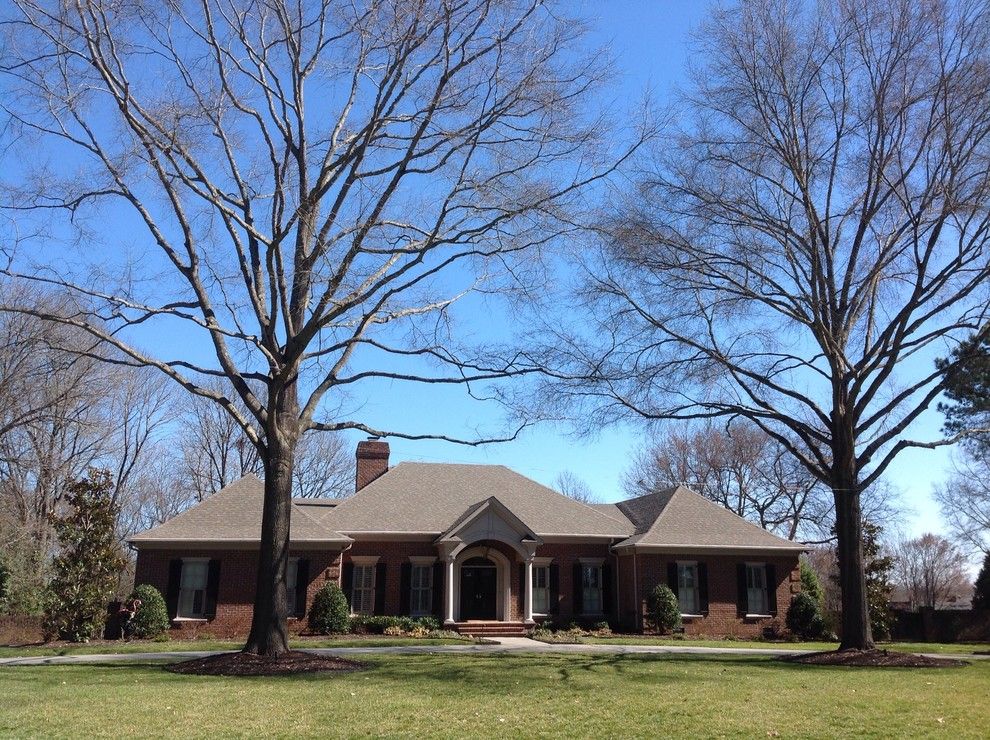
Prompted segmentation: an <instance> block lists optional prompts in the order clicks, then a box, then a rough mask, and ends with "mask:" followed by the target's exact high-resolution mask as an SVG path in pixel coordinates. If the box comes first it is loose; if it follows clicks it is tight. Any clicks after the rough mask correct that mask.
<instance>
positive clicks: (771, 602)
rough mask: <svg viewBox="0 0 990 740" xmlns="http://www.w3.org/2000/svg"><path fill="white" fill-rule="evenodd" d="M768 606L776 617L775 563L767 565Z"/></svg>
mask: <svg viewBox="0 0 990 740" xmlns="http://www.w3.org/2000/svg"><path fill="white" fill-rule="evenodd" d="M766 569H767V577H766V581H767V606H768V607H769V609H770V613H771V614H773V615H774V616H776V615H777V569H776V568H775V567H774V565H773V563H767V565H766Z"/></svg>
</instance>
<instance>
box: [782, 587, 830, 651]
mask: <svg viewBox="0 0 990 740" xmlns="http://www.w3.org/2000/svg"><path fill="white" fill-rule="evenodd" d="M787 629H789V630H790V631H791V632H793V633H794V634H795V635H799V636H800V637H803V638H804V639H805V640H815V639H819V638H821V637H822V636H823V635H824V634H825V620H824V619H823V618H822V614H821V610H820V609H819V607H818V602H817V601H816V600H815V599H814V597H813V596H812V595H811V594H807V593H804V592H803V591H802V592H801V593H799V594H795V595H794V598H793V599H791V605H790V607H789V608H788V609H787Z"/></svg>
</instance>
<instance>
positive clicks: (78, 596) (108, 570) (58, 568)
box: [44, 469, 126, 642]
mask: <svg viewBox="0 0 990 740" xmlns="http://www.w3.org/2000/svg"><path fill="white" fill-rule="evenodd" d="M119 513H120V507H119V506H118V505H117V504H116V503H114V501H113V497H112V494H111V481H110V474H109V473H108V472H106V471H105V470H95V469H91V470H90V471H89V474H88V476H87V477H86V478H84V479H82V480H79V481H77V482H75V483H73V484H72V485H70V486H69V491H68V495H67V497H66V510H65V513H64V514H63V515H61V516H53V517H52V525H53V528H54V530H55V535H56V537H57V538H58V544H59V548H60V553H59V555H58V556H57V557H56V558H55V560H54V562H53V563H52V573H53V576H52V579H51V581H50V582H49V584H48V588H47V591H46V598H45V621H44V628H45V636H46V638H47V639H52V638H54V637H57V638H59V639H61V640H69V641H71V642H86V641H88V640H89V639H91V638H92V637H94V636H96V635H98V634H99V632H100V629H101V628H102V627H103V621H104V615H105V613H106V606H107V602H108V601H109V600H110V598H111V597H112V596H113V593H114V589H115V588H116V586H117V576H118V575H119V573H120V571H121V570H122V569H123V568H124V566H125V565H126V561H125V560H124V557H123V555H122V553H121V551H120V546H119V545H118V543H117V535H116V527H117V516H118V514H119Z"/></svg>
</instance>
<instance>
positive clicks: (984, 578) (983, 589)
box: [973, 552, 990, 610]
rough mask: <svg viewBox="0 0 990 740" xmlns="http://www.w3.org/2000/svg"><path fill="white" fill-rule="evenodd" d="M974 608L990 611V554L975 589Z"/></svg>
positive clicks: (985, 559) (989, 553) (986, 558)
mask: <svg viewBox="0 0 990 740" xmlns="http://www.w3.org/2000/svg"><path fill="white" fill-rule="evenodd" d="M973 608H974V609H986V610H990V552H988V553H987V555H986V557H985V558H983V567H982V568H980V575H978V576H977V577H976V585H975V586H974V587H973Z"/></svg>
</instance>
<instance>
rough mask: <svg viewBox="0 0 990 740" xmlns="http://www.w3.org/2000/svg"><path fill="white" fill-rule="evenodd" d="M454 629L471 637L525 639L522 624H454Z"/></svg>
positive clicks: (524, 628)
mask: <svg viewBox="0 0 990 740" xmlns="http://www.w3.org/2000/svg"><path fill="white" fill-rule="evenodd" d="M454 629H455V630H457V631H458V632H460V633H461V634H462V635H471V637H525V636H526V625H524V624H523V623H522V622H455V623H454Z"/></svg>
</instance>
